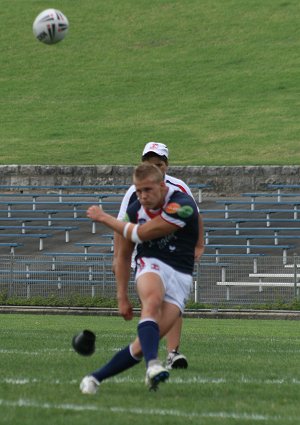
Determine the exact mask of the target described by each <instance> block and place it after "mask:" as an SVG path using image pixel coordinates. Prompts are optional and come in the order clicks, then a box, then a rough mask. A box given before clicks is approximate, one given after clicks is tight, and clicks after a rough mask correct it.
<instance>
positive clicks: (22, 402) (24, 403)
mask: <svg viewBox="0 0 300 425" xmlns="http://www.w3.org/2000/svg"><path fill="white" fill-rule="evenodd" d="M0 406H4V407H14V408H18V407H19V408H35V409H48V410H49V409H53V410H69V411H70V410H71V411H77V412H78V411H80V412H82V411H98V412H109V413H117V414H118V413H121V414H124V413H126V414H128V413H130V414H135V415H148V416H171V417H172V416H173V417H174V416H175V417H180V418H189V419H193V418H220V419H237V420H246V421H249V420H252V421H260V422H263V421H283V420H284V421H290V420H295V419H296V418H293V417H281V416H268V415H261V414H258V413H252V414H250V413H235V412H202V413H197V412H184V411H181V410H173V409H141V408H128V409H127V408H122V407H101V406H99V405H94V404H85V405H81V406H78V405H77V404H69V403H61V404H55V403H47V402H45V403H38V402H37V401H35V400H26V399H19V400H14V401H12V400H11V401H10V400H3V399H0Z"/></svg>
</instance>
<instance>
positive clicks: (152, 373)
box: [145, 360, 169, 391]
mask: <svg viewBox="0 0 300 425" xmlns="http://www.w3.org/2000/svg"><path fill="white" fill-rule="evenodd" d="M168 378H169V372H168V371H167V369H166V368H165V367H163V366H162V364H161V363H160V362H159V361H157V360H152V361H150V362H149V366H148V369H147V372H146V378H145V383H146V385H147V387H148V388H149V390H152V391H156V390H157V389H158V385H159V384H160V383H161V382H165V381H166V380H167V379H168Z"/></svg>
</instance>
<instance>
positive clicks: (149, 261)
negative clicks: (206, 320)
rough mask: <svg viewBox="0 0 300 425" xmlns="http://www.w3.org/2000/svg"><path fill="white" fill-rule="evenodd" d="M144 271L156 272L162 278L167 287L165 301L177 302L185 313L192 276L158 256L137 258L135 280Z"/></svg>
mask: <svg viewBox="0 0 300 425" xmlns="http://www.w3.org/2000/svg"><path fill="white" fill-rule="evenodd" d="M144 273H156V274H158V276H159V277H160V278H161V280H162V283H163V285H164V288H165V296H164V301H166V302H168V303H171V304H175V305H177V307H179V309H180V311H181V312H182V313H183V311H184V307H185V303H186V301H187V299H188V298H189V295H190V292H191V287H192V281H193V279H192V276H191V275H190V274H186V273H181V272H178V271H177V270H175V269H173V268H172V267H170V266H168V265H167V264H165V263H163V262H162V261H160V260H158V259H157V258H147V257H142V258H139V259H138V260H137V271H136V275H135V280H136V281H137V279H138V278H139V277H140V276H142V275H143V274H144Z"/></svg>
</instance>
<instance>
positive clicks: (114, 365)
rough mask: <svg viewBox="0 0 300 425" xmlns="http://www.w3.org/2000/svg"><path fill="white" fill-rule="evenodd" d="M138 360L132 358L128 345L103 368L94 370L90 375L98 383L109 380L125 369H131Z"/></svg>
mask: <svg viewBox="0 0 300 425" xmlns="http://www.w3.org/2000/svg"><path fill="white" fill-rule="evenodd" d="M139 362H140V360H138V359H136V358H134V357H132V355H131V353H130V349H129V345H128V346H127V347H125V348H123V349H122V350H120V351H118V352H117V354H115V355H114V356H113V358H112V359H111V360H110V361H109V362H108V363H106V365H104V366H103V367H101V368H100V369H98V370H96V371H95V372H93V373H92V375H93V376H94V377H95V378H96V379H97V380H98V381H99V382H101V381H103V380H104V379H107V378H110V377H111V376H114V375H117V374H118V373H120V372H123V371H124V370H126V369H129V368H131V367H132V366H135V365H136V364H138V363H139Z"/></svg>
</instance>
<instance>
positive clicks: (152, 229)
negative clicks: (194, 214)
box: [87, 205, 177, 257]
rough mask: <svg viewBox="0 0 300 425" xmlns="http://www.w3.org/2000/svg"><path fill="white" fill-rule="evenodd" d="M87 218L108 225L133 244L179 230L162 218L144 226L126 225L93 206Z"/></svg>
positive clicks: (157, 218) (88, 211)
mask: <svg viewBox="0 0 300 425" xmlns="http://www.w3.org/2000/svg"><path fill="white" fill-rule="evenodd" d="M87 216H88V217H89V218H90V219H92V220H93V221H98V222H99V223H102V224H104V225H106V226H107V227H109V228H110V229H112V230H114V231H115V232H117V233H119V234H120V235H123V237H124V238H125V239H127V240H129V241H132V242H133V243H141V242H143V241H148V240H151V239H156V238H160V237H162V236H166V235H169V234H170V233H173V232H174V231H175V230H176V229H177V226H176V225H174V224H171V223H168V222H167V221H165V220H163V219H162V218H161V217H160V216H158V217H156V218H154V219H152V220H150V221H148V222H147V223H145V224H142V225H137V224H133V223H125V222H124V221H119V220H117V219H116V218H115V217H113V216H112V215H110V214H107V213H106V212H105V211H104V210H103V209H102V208H101V207H99V206H98V205H92V206H91V207H90V208H89V209H88V210H87ZM118 257H119V255H118Z"/></svg>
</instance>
